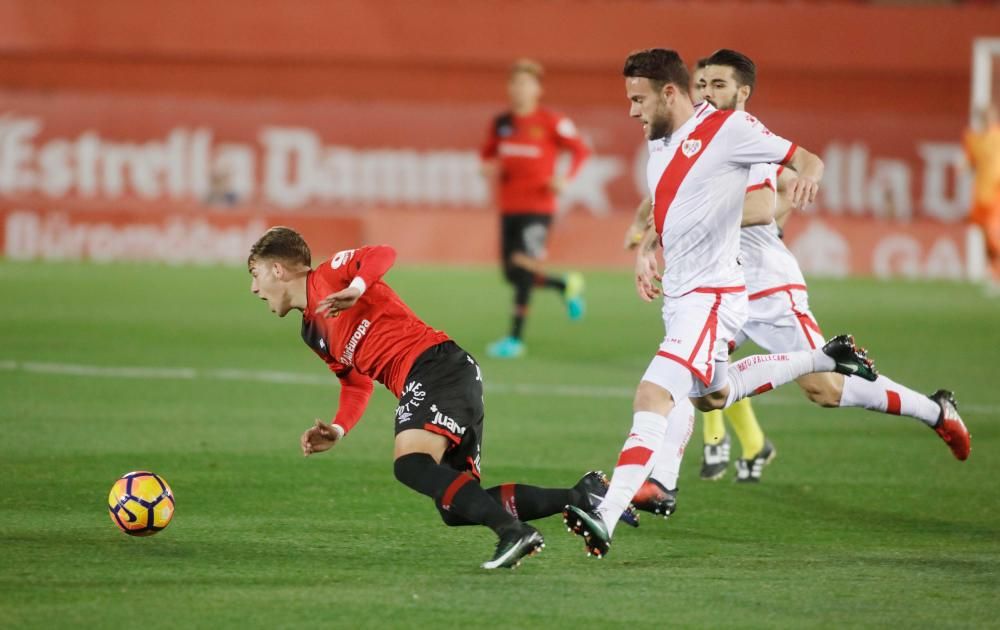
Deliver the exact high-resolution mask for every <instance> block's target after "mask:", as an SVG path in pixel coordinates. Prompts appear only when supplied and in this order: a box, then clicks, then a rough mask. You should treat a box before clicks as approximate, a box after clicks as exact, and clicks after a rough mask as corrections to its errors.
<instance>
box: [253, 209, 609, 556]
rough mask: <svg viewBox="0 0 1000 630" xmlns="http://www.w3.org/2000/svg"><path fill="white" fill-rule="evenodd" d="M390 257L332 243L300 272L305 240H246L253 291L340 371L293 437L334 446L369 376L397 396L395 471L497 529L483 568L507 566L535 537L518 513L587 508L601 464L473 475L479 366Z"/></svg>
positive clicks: (367, 390) (462, 515)
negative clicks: (569, 472) (488, 478)
mask: <svg viewBox="0 0 1000 630" xmlns="http://www.w3.org/2000/svg"><path fill="white" fill-rule="evenodd" d="M395 259H396V252H395V250H393V249H392V248H391V247H387V246H384V245H379V246H375V247H361V248H358V249H352V250H347V251H343V252H340V253H339V254H337V255H335V256H333V257H332V258H331V259H329V260H326V261H324V262H323V263H322V264H320V265H319V266H318V267H317V268H316V269H311V268H310V265H311V261H312V254H311V253H310V251H309V246H308V245H307V244H306V242H305V240H304V239H303V238H302V236H300V235H299V234H298V233H297V232H295V231H294V230H292V229H290V228H287V227H273V228H271V229H270V230H268V231H267V232H266V233H265V234H264V235H263V236H261V237H260V239H259V240H258V241H257V242H256V243H255V244H254V245H253V247H252V248H251V249H250V256H249V258H248V259H247V267H248V269H249V271H250V275H251V276H253V280H252V282H251V285H250V289H251V291H252V292H253V293H254V295H256V296H258V297H260V298H261V299H262V300H265V301H266V302H267V304H268V306H269V307H270V309H271V312H273V313H275V314H277V315H278V316H279V317H284V316H285V315H287V314H288V313H289V311H291V310H298V311H301V312H302V339H303V340H304V341H305V342H306V345H308V346H309V347H310V348H312V350H313V351H314V352H315V353H316V354H317V355H319V357H320V358H321V359H323V361H325V362H326V364H327V365H328V366H329V368H330V370H331V371H333V372H334V374H336V375H337V378H338V379H339V380H340V384H341V390H340V405H339V408H338V409H337V414H336V417H335V418H334V419H333V421H332V422H329V423H327V422H323V421H322V420H316V423H315V425H314V426H312V427H310V428H309V429H308V430H307V431H306V432H305V433H304V434H303V435H302V439H301V446H302V452H303V454H304V455H306V456H308V455H312V454H314V453H319V452H322V451H325V450H328V449H330V448H331V447H333V446H334V445H336V444H338V443H339V442H340V441H341V440H342V439H344V437H345V436H346V435H347V434H348V433H349V432H350V431H351V429H352V428H353V427H354V426H355V425H356V424H357V423H358V421H359V420H360V419H361V416H362V414H363V413H364V411H365V408H366V407H367V405H368V399H369V398H370V396H371V394H372V390H373V389H374V384H373V380H375V381H378V382H380V383H382V384H383V385H385V386H386V387H387V388H388V389H389V390H390V391H391V392H392V393H393V394H394V395H395V396H396V397H397V398H399V407H398V408H397V409H396V421H395V425H396V441H395V452H394V459H395V467H394V470H395V475H396V479H398V480H399V481H400V482H402V483H403V484H405V485H406V486H408V487H410V488H412V489H413V490H416V491H417V492H419V493H421V494H424V495H426V496H428V497H431V498H432V499H433V500H434V504H435V506H436V507H437V509H438V511H439V512H440V514H441V518H442V519H443V520H444V522H445V523H446V524H448V525H470V524H477V525H485V526H487V527H489V528H490V529H492V530H493V531H494V532H496V534H497V536H498V537H499V542H498V543H497V547H496V553H495V554H494V555H493V557H492V558H491V559H490V560H488V561H486V562H484V563H483V564H482V567H483V568H485V569H495V568H499V567H514V566H517V564H518V563H519V562H520V561H521V559H522V558H524V557H525V556H527V555H531V554H534V553H536V552H537V551H539V550H540V549H541V548H542V547H543V546H544V545H543V541H542V536H541V534H539V533H538V531H537V530H536V529H535V528H534V527H532V526H530V525H527V524H525V523H524V522H523V521H527V520H533V519H537V518H542V517H545V516H550V515H552V514H556V513H558V512H559V511H560V510H561V509H562V508H563V505H564V504H565V503H566V502H567V501H569V502H570V503H572V504H574V505H580V506H582V507H588V508H589V507H592V506H593V504H594V503H595V501H596V499H597V498H599V497H600V496H602V495H603V494H604V491H605V489H606V486H605V484H606V480H605V478H604V475H603V473H599V472H590V473H587V474H586V475H584V477H583V478H582V479H581V480H580V481H579V482H578V483H577V484H576V485H575V486H574V487H573V488H569V489H546V488H537V487H534V486H527V485H522V484H503V485H500V486H496V487H493V488H489V489H483V488H482V486H480V484H479V475H480V470H479V466H480V456H479V453H480V446H481V443H482V436H483V382H482V374H481V372H480V370H479V365H478V364H477V363H476V361H475V360H474V359H473V358H472V357H471V356H470V355H469V354H468V353H466V352H465V351H464V350H462V349H461V348H460V347H459V346H458V345H456V344H455V342H454V341H452V340H451V339H449V338H448V335H446V334H445V333H443V332H441V331H438V330H434V329H433V328H431V327H429V326H427V325H426V324H425V323H424V322H423V321H421V320H420V319H419V318H418V317H417V316H416V315H414V313H413V311H411V310H410V309H409V307H407V306H406V304H405V303H403V301H402V300H401V299H400V298H399V296H398V295H396V293H395V292H394V291H393V290H392V289H391V288H390V287H389V285H387V284H386V283H385V282H383V281H382V276H383V275H384V274H385V273H386V272H387V271H388V270H389V268H390V267H391V266H392V264H393V262H394V261H395Z"/></svg>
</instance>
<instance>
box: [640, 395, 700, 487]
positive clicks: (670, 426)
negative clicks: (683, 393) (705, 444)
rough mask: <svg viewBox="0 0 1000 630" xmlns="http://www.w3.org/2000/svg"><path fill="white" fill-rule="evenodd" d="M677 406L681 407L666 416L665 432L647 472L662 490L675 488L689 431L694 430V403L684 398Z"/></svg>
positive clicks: (688, 438)
mask: <svg viewBox="0 0 1000 630" xmlns="http://www.w3.org/2000/svg"><path fill="white" fill-rule="evenodd" d="M677 407H681V408H682V409H680V410H679V411H677V412H676V413H675V412H671V414H670V415H669V416H667V432H666V433H665V434H664V436H663V444H662V445H661V446H660V448H659V449H658V450H657V451H656V456H655V458H654V459H655V461H654V463H653V470H652V471H651V472H650V473H649V476H650V477H651V478H652V479H653V480H654V481H656V482H657V483H659V484H660V485H661V486H663V489H664V490H675V489H676V488H677V477H678V476H679V475H680V472H681V460H683V459H684V448H685V447H686V446H687V443H688V440H690V439H691V433H693V432H694V405H692V404H691V401H690V400H688V399H687V398H685V399H684V400H682V401H681V402H680V403H678V404H677Z"/></svg>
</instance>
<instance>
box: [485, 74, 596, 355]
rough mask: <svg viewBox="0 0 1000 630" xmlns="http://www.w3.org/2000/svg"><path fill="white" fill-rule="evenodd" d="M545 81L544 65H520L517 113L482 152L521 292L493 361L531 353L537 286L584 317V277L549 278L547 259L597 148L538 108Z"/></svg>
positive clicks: (508, 270)
mask: <svg viewBox="0 0 1000 630" xmlns="http://www.w3.org/2000/svg"><path fill="white" fill-rule="evenodd" d="M541 77H542V67H541V66H540V65H539V64H538V63H536V62H534V61H531V60H528V59H521V60H518V61H517V62H515V64H514V66H513V67H512V68H511V74H510V79H509V81H508V84H507V90H508V95H509V97H510V105H511V109H510V111H507V112H504V113H502V114H500V115H499V116H497V117H496V118H495V119H494V120H493V122H492V123H491V125H490V128H489V131H488V133H487V138H486V142H485V143H484V144H483V146H482V148H481V150H480V158H481V159H482V161H483V165H484V173H486V174H487V175H488V176H490V175H493V176H495V177H494V178H495V180H496V186H497V189H498V190H497V198H498V199H497V201H498V205H499V206H500V236H501V242H500V250H501V256H502V264H503V271H504V277H505V278H506V280H507V282H508V283H509V284H510V285H511V286H512V287H513V288H514V314H513V321H512V325H511V329H510V334H509V335H508V336H507V337H505V338H503V339H502V340H500V341H499V342H497V343H495V344H491V346H490V348H489V353H490V355H492V356H495V357H500V358H513V357H517V356H521V355H522V354H523V353H524V344H523V342H522V341H521V337H522V333H523V328H524V320H525V317H526V315H527V311H528V304H529V302H530V298H531V291H532V289H533V288H534V287H541V288H548V289H554V290H556V291H558V292H560V293H561V294H562V296H563V299H564V300H565V302H566V308H567V312H568V314H569V317H570V319H579V318H580V317H582V316H583V308H584V305H583V296H582V293H583V277H582V276H581V275H580V274H568V275H567V276H556V275H551V274H548V273H546V271H545V269H544V266H543V260H544V259H545V249H546V244H547V241H548V235H549V229H550V227H551V224H552V215H553V213H554V212H555V210H556V201H557V196H558V194H559V192H561V191H562V189H563V188H564V187H565V186H566V183H567V182H568V181H569V180H571V179H572V178H573V177H575V176H576V174H577V172H578V171H579V170H580V167H581V166H583V163H584V162H585V161H586V160H587V157H588V156H589V155H590V149H589V148H588V147H587V144H586V143H585V142H584V141H583V140H582V139H581V138H580V136H579V134H578V133H577V130H576V126H575V125H574V124H573V121H571V120H570V119H569V118H567V117H566V116H563V115H562V114H559V113H556V112H554V111H552V110H550V109H546V108H544V107H541V106H540V105H539V104H538V101H539V99H540V97H541ZM563 152H566V153H569V154H570V165H569V169H568V171H567V172H566V173H565V174H564V175H560V174H557V173H556V160H557V158H558V157H559V155H560V154H561V153H563Z"/></svg>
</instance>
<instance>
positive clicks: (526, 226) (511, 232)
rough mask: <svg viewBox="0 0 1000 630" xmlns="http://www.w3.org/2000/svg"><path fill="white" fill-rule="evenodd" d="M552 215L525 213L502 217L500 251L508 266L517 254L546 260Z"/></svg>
mask: <svg viewBox="0 0 1000 630" xmlns="http://www.w3.org/2000/svg"><path fill="white" fill-rule="evenodd" d="M551 225H552V215H551V214H541V213H537V212H525V213H518V214H504V215H501V217H500V251H501V253H502V255H503V262H504V263H505V264H506V262H507V261H508V260H510V257H511V255H513V254H514V253H515V252H520V253H522V254H527V255H528V256H531V257H532V258H545V247H546V245H547V243H548V240H549V227H550V226H551Z"/></svg>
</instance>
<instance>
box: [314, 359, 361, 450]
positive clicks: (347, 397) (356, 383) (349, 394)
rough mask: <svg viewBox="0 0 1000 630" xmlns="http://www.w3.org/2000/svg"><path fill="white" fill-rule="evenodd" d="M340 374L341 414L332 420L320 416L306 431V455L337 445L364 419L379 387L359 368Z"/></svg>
mask: <svg viewBox="0 0 1000 630" xmlns="http://www.w3.org/2000/svg"><path fill="white" fill-rule="evenodd" d="M338 378H339V379H340V404H339V405H338V407H337V415H336V417H334V419H333V421H332V422H331V423H329V424H327V423H325V422H323V421H322V420H316V424H315V425H313V426H312V427H310V428H309V429H307V430H306V432H305V433H303V434H302V439H301V446H302V454H303V455H305V456H306V457H308V456H309V455H312V454H313V453H322V452H323V451H326V450H329V449H331V448H333V446H334V445H335V444H336V443H337V442H339V441H340V439H341V438H343V437H344V436H345V435H347V432H348V431H350V430H351V429H353V428H354V425H356V424H357V423H358V421H359V420H361V416H362V415H364V413H365V409H366V408H367V407H368V400H369V399H370V398H371V396H372V391H374V389H375V384H374V383H373V382H372V379H370V378H368V377H367V376H363V375H361V374H358V372H357V371H356V370H349V371H348V372H346V373H344V374H342V375H339V376H338Z"/></svg>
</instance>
